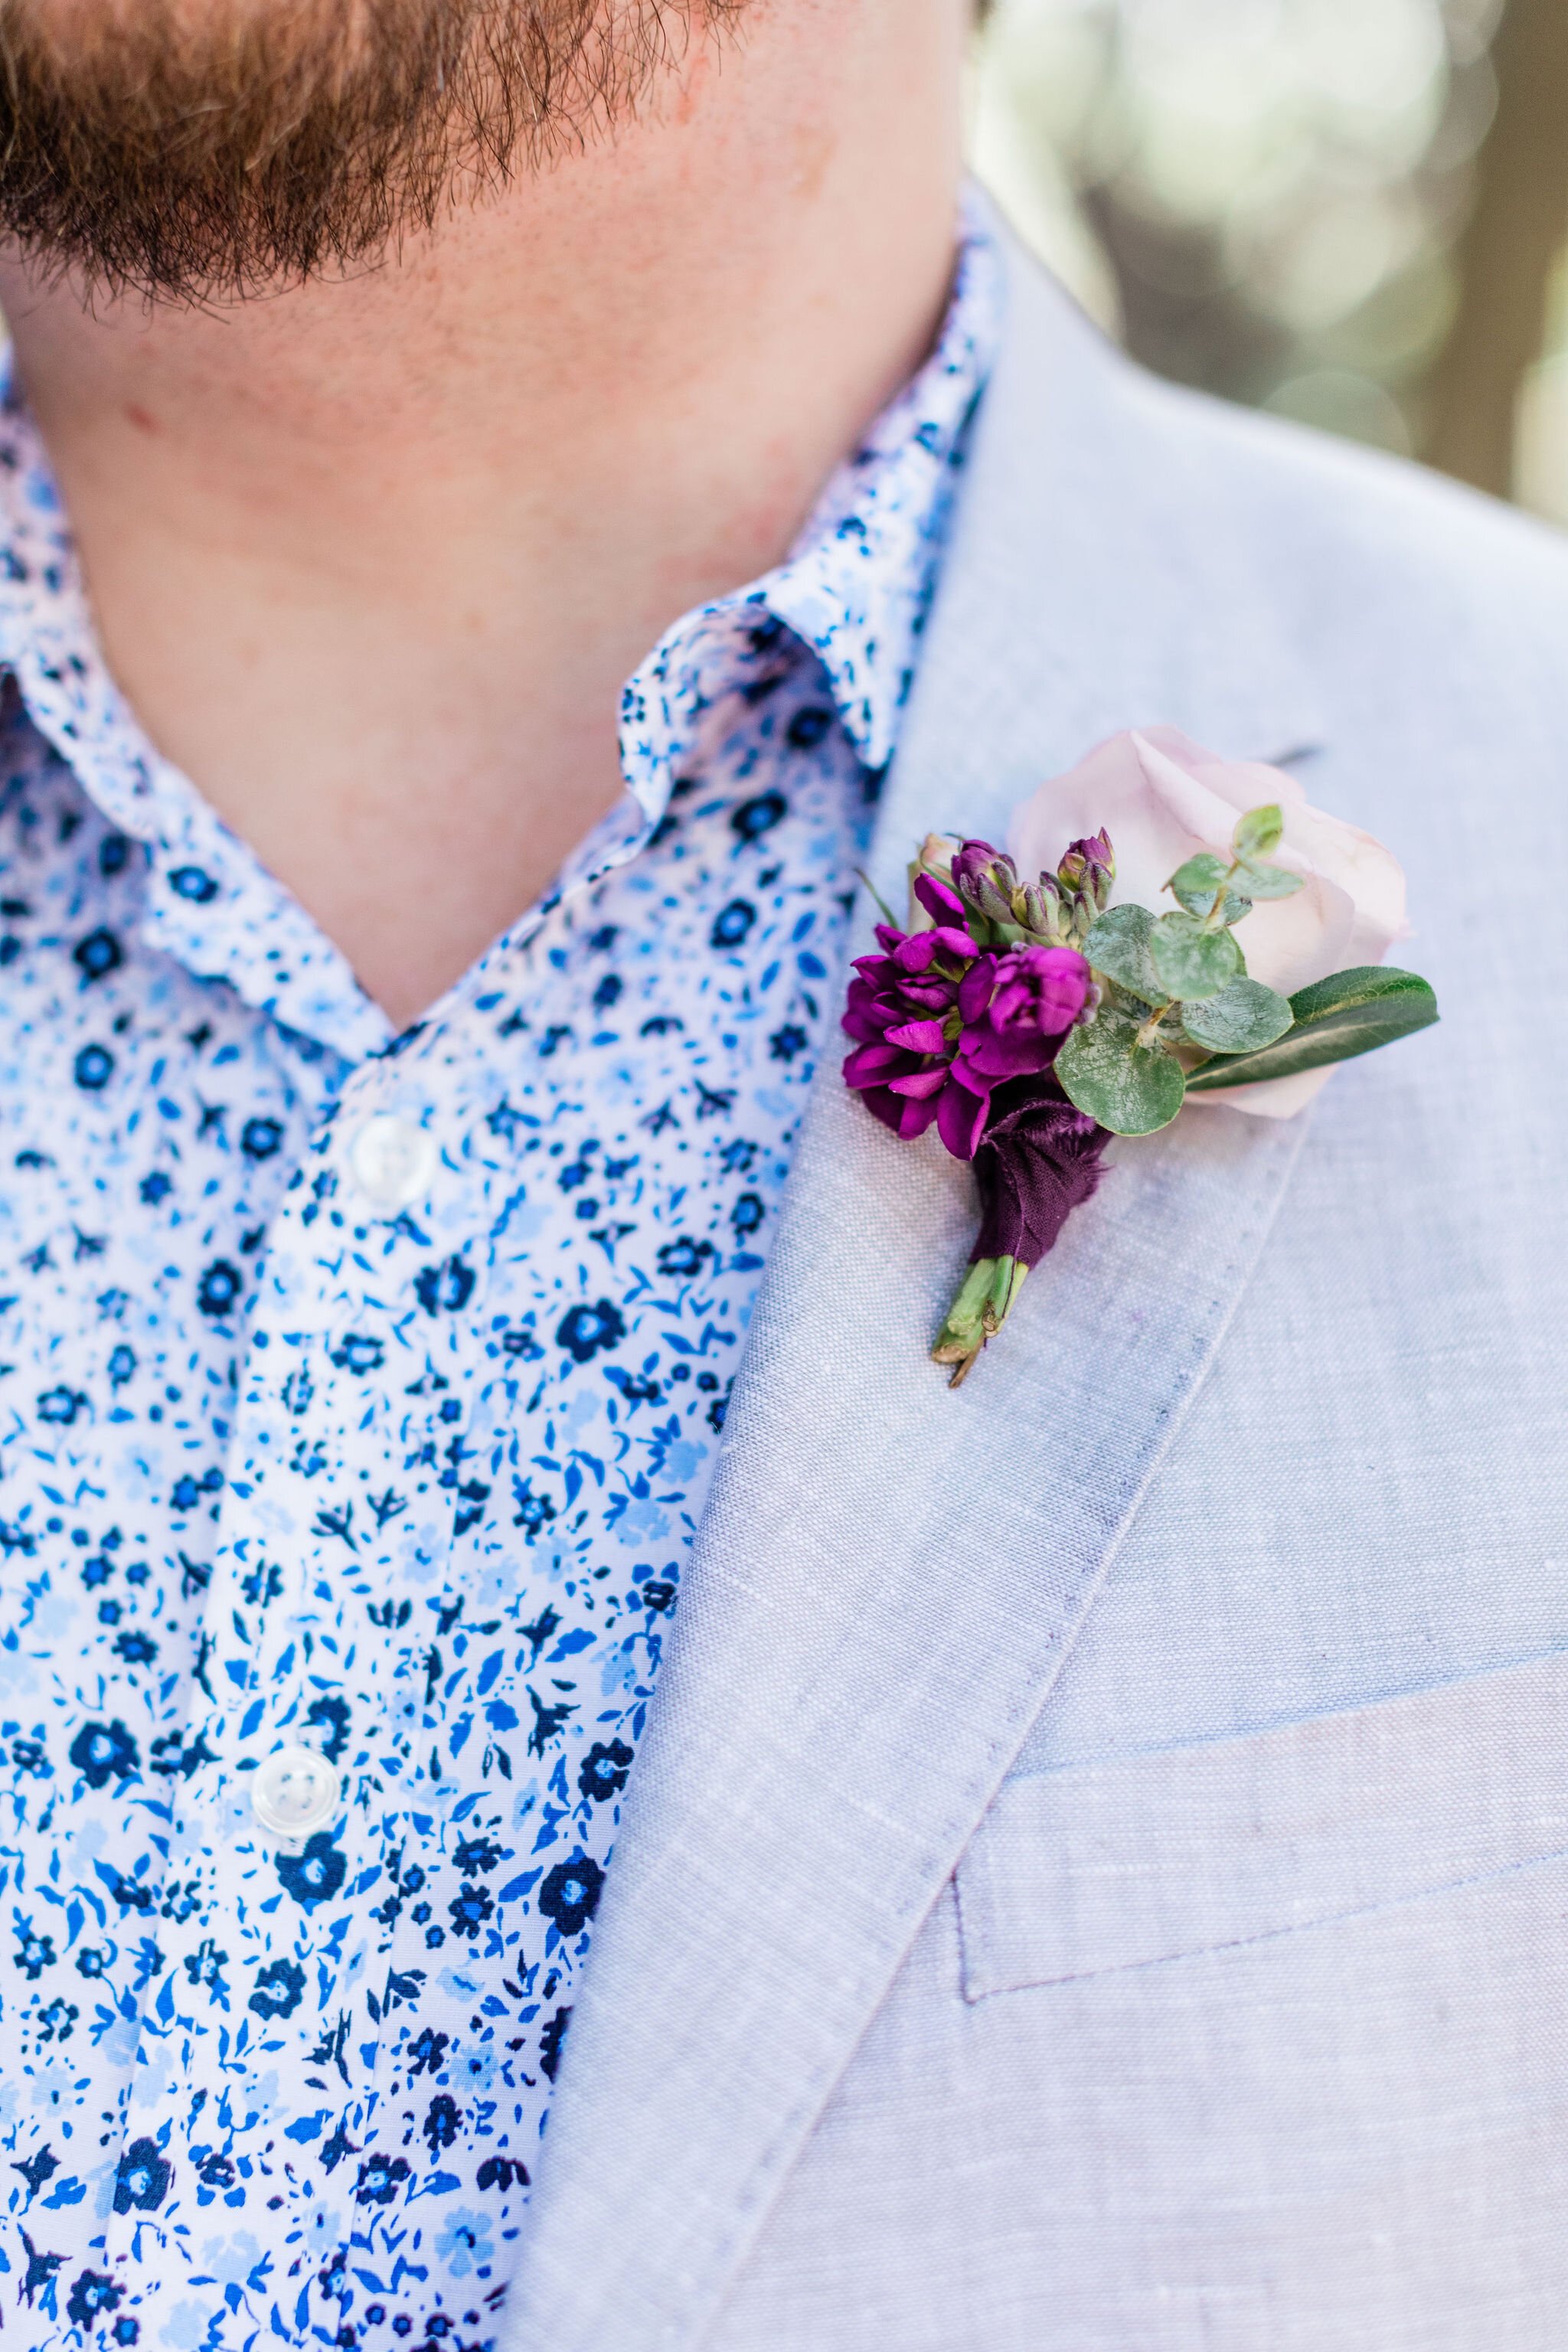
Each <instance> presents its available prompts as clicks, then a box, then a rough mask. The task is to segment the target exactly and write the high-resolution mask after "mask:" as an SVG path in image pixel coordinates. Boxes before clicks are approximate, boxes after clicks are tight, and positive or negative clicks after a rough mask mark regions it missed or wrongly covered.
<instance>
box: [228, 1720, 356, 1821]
mask: <svg viewBox="0 0 1568 2352" xmlns="http://www.w3.org/2000/svg"><path fill="white" fill-rule="evenodd" d="M342 1789H343V1783H342V1773H341V1772H340V1771H339V1770H338V1769H337V1766H336V1765H335V1764H329V1763H328V1761H327V1759H326V1758H325V1757H324V1756H317V1755H315V1754H313V1753H312V1751H311V1750H310V1748H300V1747H296V1746H295V1745H294V1743H293V1742H292V1741H290V1742H289V1745H288V1746H287V1747H286V1748H274V1749H273V1751H272V1753H271V1755H270V1756H265V1757H263V1758H262V1760H261V1762H260V1763H259V1764H258V1766H257V1768H256V1769H255V1771H254V1772H253V1773H252V1774H251V1776H250V1810H251V1811H252V1812H253V1813H254V1814H255V1815H256V1818H257V1820H258V1822H260V1824H261V1826H262V1828H263V1829H264V1830H266V1831H268V1832H269V1833H270V1834H271V1835H272V1836H273V1837H281V1838H305V1837H310V1835H311V1833H312V1832H314V1831H316V1830H324V1829H325V1828H326V1826H327V1823H328V1822H330V1821H331V1819H332V1817H333V1815H334V1814H335V1813H336V1811H337V1810H338V1805H339V1803H340V1801H341V1800H342Z"/></svg>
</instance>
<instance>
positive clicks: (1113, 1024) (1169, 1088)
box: [1056, 1006, 1185, 1135]
mask: <svg viewBox="0 0 1568 2352" xmlns="http://www.w3.org/2000/svg"><path fill="white" fill-rule="evenodd" d="M1139 1030H1140V1024H1139V1023H1138V1022H1136V1021H1132V1020H1130V1019H1129V1018H1128V1016H1127V1014H1126V1013H1110V1012H1108V1011H1107V1010H1106V1009H1105V1008H1104V1007H1103V1006H1101V1008H1100V1011H1099V1012H1098V1013H1096V1014H1095V1016H1094V1019H1093V1020H1092V1021H1089V1022H1086V1023H1083V1024H1080V1025H1079V1027H1078V1028H1076V1029H1075V1030H1074V1031H1073V1032H1072V1034H1071V1035H1070V1036H1069V1037H1068V1040H1067V1042H1066V1044H1065V1045H1063V1046H1062V1047H1061V1049H1060V1051H1059V1052H1058V1055H1057V1060H1056V1074H1057V1078H1058V1082H1059V1084H1060V1086H1061V1087H1062V1090H1063V1092H1064V1093H1065V1094H1066V1096H1067V1097H1068V1101H1069V1102H1072V1103H1076V1104H1077V1106H1078V1108H1079V1110H1081V1111H1084V1112H1086V1113H1087V1114H1088V1116H1089V1118H1095V1119H1098V1120H1099V1121H1100V1126H1101V1127H1107V1128H1109V1129H1110V1132H1111V1134H1112V1135H1152V1134H1153V1132H1154V1130H1155V1129H1156V1128H1159V1127H1169V1125H1170V1124H1171V1121H1172V1120H1173V1118H1175V1116H1176V1113H1177V1112H1178V1111H1179V1110H1180V1109H1181V1108H1182V1097H1183V1094H1184V1092H1185V1086H1184V1080H1183V1077H1182V1066H1181V1064H1180V1063H1179V1062H1178V1061H1177V1059H1176V1057H1175V1055H1173V1054H1172V1053H1169V1052H1168V1051H1167V1050H1166V1048H1165V1047H1164V1046H1163V1045H1150V1046H1145V1045H1140V1044H1139V1043H1138V1037H1139Z"/></svg>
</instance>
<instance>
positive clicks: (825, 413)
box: [0, 0, 970, 1024]
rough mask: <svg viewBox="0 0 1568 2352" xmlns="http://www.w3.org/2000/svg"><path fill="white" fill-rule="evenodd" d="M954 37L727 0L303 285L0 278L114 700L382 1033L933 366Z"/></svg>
mask: <svg viewBox="0 0 1568 2352" xmlns="http://www.w3.org/2000/svg"><path fill="white" fill-rule="evenodd" d="M45 4H46V5H47V0H45ZM246 4H247V5H256V6H258V7H259V6H270V5H279V6H281V5H286V0H246ZM60 5H66V0H60ZM69 5H74V6H77V7H82V6H96V5H105V6H110V5H123V0H69ZM193 5H195V0H193ZM969 13H970V12H969V6H968V0H750V5H747V6H746V7H745V8H743V9H742V12H741V16H740V18H739V20H738V21H737V22H736V23H735V24H734V25H733V26H732V27H731V28H730V29H728V30H725V31H722V32H720V31H715V30H713V29H711V28H710V29H707V30H703V31H698V32H694V33H693V35H692V37H691V40H690V43H689V47H687V49H686V51H685V54H684V55H683V56H682V57H681V58H679V60H678V61H676V62H673V63H672V64H671V65H670V66H669V67H668V68H667V69H665V70H664V71H663V72H662V73H661V75H660V77H659V79H658V80H657V81H656V82H655V84H654V85H653V86H652V87H650V89H648V90H647V92H646V93H645V95H644V97H643V99H642V100H641V102H640V103H639V105H638V106H637V109H636V110H635V111H634V112H633V113H632V114H631V115H629V116H627V117H625V118H623V119H622V120H621V121H619V122H618V123H617V124H616V127H615V128H614V130H613V131H611V132H610V133H608V134H606V135H595V134H590V135H589V136H587V137H586V138H584V140H583V141H581V142H578V143H576V144H570V143H569V144H568V145H567V146H566V148H565V150H564V152H561V153H560V154H558V155H557V156H556V157H555V158H554V159H553V160H552V162H550V163H548V164H547V165H545V166H544V167H543V168H542V169H541V170H539V171H538V172H537V173H532V172H528V171H520V172H519V173H518V174H517V175H516V176H515V177H514V178H513V180H512V181H511V183H510V184H509V185H508V186H506V187H504V188H502V189H500V190H499V191H493V192H491V193H490V194H487V195H486V196H485V197H484V198H482V199H481V200H480V201H479V202H475V203H466V202H465V203H460V204H458V205H456V206H455V207H454V208H452V209H451V210H450V211H449V212H448V213H447V215H445V216H444V217H443V218H442V219H441V220H440V221H439V222H438V224H437V226H436V228H435V229H434V230H432V231H429V232H423V231H422V232H420V233H418V234H410V235H407V236H405V237H404V239H403V240H402V241H401V244H400V246H399V247H397V248H395V250H393V251H392V252H390V253H389V254H387V255H386V256H385V257H383V258H382V259H381V260H380V261H379V262H378V263H377V264H375V265H374V266H367V267H363V268H357V269H355V270H353V271H351V272H349V273H347V274H346V275H342V274H341V275H339V276H338V277H337V278H313V279H310V280H309V281H307V282H305V283H302V284H300V283H295V284H290V285H286V286H282V287H279V288H276V289H268V290H266V291H265V292H262V293H259V294H255V295H252V296H250V297H249V298H248V299H208V300H206V301H205V302H188V301H187V302H184V303H181V302H174V301H170V300H166V299H163V300H155V301H152V302H149V301H147V300H145V299H142V297H141V296H139V295H136V294H132V293H120V294H114V295H110V294H107V293H105V292H104V291H103V290H102V289H99V290H97V291H95V292H93V293H92V294H91V296H90V297H89V296H87V295H86V294H84V290H83V288H82V285H81V283H80V281H79V279H78V278H75V277H73V276H72V275H71V274H69V273H67V274H65V275H61V274H60V273H59V272H58V271H51V270H50V269H48V268H47V267H45V266H43V265H42V264H41V263H40V262H39V261H38V260H37V259H36V258H35V259H27V258H25V257H23V256H21V255H20V254H18V253H17V252H16V251H15V250H13V251H10V252H8V253H6V254H5V256H4V257H0V309H3V310H4V312H5V318H6V320H8V322H9V324H10V327H11V330H12V333H13V336H14V339H15V344H16V358H17V363H18V367H19V370H20V373H21V376H22V380H23V383H24V384H25V387H26V393H27V396H28V398H29V401H30V403H31V404H32V407H33V409H34V412H35V414H36V415H37V419H38V422H39V424H40V426H41V428H42V430H43V433H44V436H45V438H46V441H47V445H48V448H49V451H50V455H51V457H52V459H53V462H54V465H55V467H56V469H57V472H58V477H59V479H60V483H61V487H62V489H63V491H64V494H65V499H66V503H67V507H68V511H69V514H70V518H71V521H72V525H73V529H74V531H75V534H76V538H77V542H78V545H79V550H80V553H81V559H82V563H83V568H84V572H85V575H86V579H87V582H88V586H89V593H90V595H91V599H92V602H93V606H94V609H95V613H96V616H97V621H98V625H99V628H100V634H101V637H102V640H103V643H104V646H105V648H106V651H107V654H108V657H109V660H110V666H111V667H112V669H113V671H114V673H115V675H116V677H117V679H118V681H119V684H120V686H121V688H122V690H123V691H124V693H125V694H126V696H127V697H128V698H129V700H130V702H131V704H132V707H133V709H135V711H136V713H137V715H138V717H139V719H141V721H142V725H143V727H144V728H145V730H146V731H147V733H148V734H149V736H150V737H151V739H152V740H153V742H154V743H155V744H156V745H157V747H158V748H159V750H160V751H163V753H164V754H165V755H166V756H167V757H168V758H169V759H170V760H172V761H174V763H175V764H176V766H178V767H179V768H181V769H183V770H184V772H185V773H186V774H187V775H188V776H189V777H190V778H191V779H192V780H193V782H195V784H196V785H197V786H198V787H199V788H200V790H201V791H202V792H203V793H205V796H206V797H207V799H208V800H209V801H210V802H211V803H213V805H214V806H215V807H216V809H217V810H218V812H219V813H220V814H221V815H222V816H223V817H224V818H225V819H226V822H227V823H228V824H229V825H231V826H232V827H233V829H234V830H235V831H236V832H237V834H239V835H242V836H243V837H244V838H245V839H246V840H247V841H248V842H249V843H250V844H251V845H253V847H254V848H255V849H256V851H257V852H258V855H259V856H260V857H261V858H262V860H263V861H264V862H265V863H266V865H268V866H269V867H270V868H271V869H272V871H273V872H274V873H275V874H276V875H278V876H279V878H280V879H281V880H282V881H283V882H284V883H286V884H287V885H288V887H289V888H290V889H291V890H292V891H293V892H294V893H295V895H296V896H297V897H298V898H299V899H300V901H301V903H302V904H303V905H304V906H305V907H306V908H308V909H309V910H310V913H311V914H312V915H313V916H314V917H315V919H316V920H317V921H318V922H319V923H320V924H321V928H322V929H323V930H324V931H325V932H326V933H327V935H328V936H329V937H330V938H331V939H332V940H335V941H336V942H337V944H338V945H339V946H340V947H341V948H342V950H343V951H344V953H345V954H346V955H347V957H348V958H349V960H350V961H351V963H352V964H353V968H354V970H355V971H356V972H357V973H358V975H359V978H360V980H361V982H362V984H363V986H364V988H365V989H366V991H367V992H368V993H369V994H370V995H371V996H372V997H374V999H376V1000H377V1001H378V1002H379V1003H381V1004H382V1005H383V1006H384V1008H385V1010H386V1012H387V1013H389V1014H390V1015H391V1016H392V1018H393V1019H394V1021H395V1022H396V1023H398V1024H405V1023H407V1022H409V1021H411V1020H413V1019H415V1018H416V1017H417V1016H418V1015H419V1014H420V1013H422V1012H423V1011H424V1010H425V1009H426V1007H428V1006H429V1005H430V1004H431V1003H433V1002H434V1001H435V1000H436V999H437V997H438V996H439V994H440V993H441V992H442V991H443V989H445V988H446V987H447V985H449V984H450V982H452V981H454V980H455V979H456V978H457V977H458V975H459V974H460V973H461V972H462V971H464V970H465V969H466V968H467V967H468V964H469V963H470V962H471V961H472V960H473V958H474V957H475V955H476V954H478V953H479V951H480V950H482V949H483V948H484V947H485V946H486V945H488V943H489V941H490V940H492V939H493V938H495V937H496V936H497V934H498V933H499V932H500V930H502V929H504V928H505V926H506V925H507V924H508V923H509V922H510V921H511V920H512V919H515V918H516V916H517V915H519V914H520V913H521V911H522V910H523V909H524V908H526V907H527V906H528V904H529V903H530V902H531V899H532V898H535V897H536V896H537V895H538V893H539V891H540V890H541V889H542V887H544V886H545V884H546V883H547V882H548V881H549V879H550V877H551V876H552V874H553V872H554V871H555V869H556V867H557V866H559V864H560V862H561V860H562V858H563V856H564V855H565V853H566V852H567V851H568V850H569V849H570V848H571V847H572V846H573V845H574V843H575V842H576V841H577V840H578V839H579V838H580V837H581V836H582V835H583V834H584V832H585V831H586V829H587V828H588V826H589V825H590V824H592V823H593V822H594V821H595V819H596V818H597V817H598V816H599V815H601V814H603V813H604V811H605V809H607V808H608V807H609V806H610V804H611V803H612V802H613V801H614V799H615V797H616V793H617V792H618V790H619V788H620V775H619V761H618V755H617V744H616V719H617V704H618V697H619V689H620V688H621V686H622V684H623V682H624V680H625V679H626V677H627V676H628V674H629V673H630V672H631V671H632V670H633V669H634V668H635V667H636V665H637V662H638V661H639V660H640V658H641V657H642V656H644V655H645V654H646V653H647V651H648V649H649V648H650V647H651V646H652V645H653V644H654V643H655V642H656V640H657V639H658V636H659V635H660V633H661V632H662V631H663V629H665V628H666V627H667V626H668V625H669V624H670V623H671V622H672V621H674V620H675V619H677V618H678V617H679V615H680V614H682V613H683V612H685V611H687V610H689V608H690V607H692V606H693V605H695V604H700V603H701V602H702V601H703V600H705V599H706V598H709V597H711V596H714V595H717V594H721V593H724V592H726V591H728V590H730V589H732V588H735V587H737V586H739V585H740V584H742V583H744V582H745V581H747V580H749V579H752V578H754V577H755V576H756V575H757V574H759V573H760V572H764V571H765V570H767V569H768V568H769V566H771V565H772V564H773V563H774V562H777V561H778V560H779V558H780V557H781V555H782V554H783V553H784V551H785V550H786V549H787V547H788V545H789V543H790V541H791V540H792V538H793V536H794V534H795V531H796V530H797V529H798V528H799V526H800V524H801V522H802V520H804V519H805V515H806V514H807V512H808V511H809V509H810V507H811V504H812V501H813V499H814V498H815V496H816V492H817V491H818V489H819V488H820V487H821V485H822V483H823V482H824V480H825V479H826V476H827V475H828V473H829V472H830V471H831V469H832V467H833V466H834V464H835V463H836V462H837V459H838V458H839V457H841V456H842V455H843V454H844V453H845V452H846V451H847V449H849V448H850V447H851V446H853V444H854V442H855V439H856V436H857V435H858V432H859V431H860V430H861V429H862V427H863V426H864V425H866V424H867V423H868V421H869V419H870V418H871V417H872V416H873V415H875V414H876V412H877V411H878V409H879V407H880V406H881V405H882V404H883V403H884V402H885V401H886V400H887V398H888V397H889V395H890V394H891V393H892V392H893V391H894V390H895V389H896V388H897V386H898V385H899V383H900V382H901V381H902V380H903V379H904V378H905V377H906V376H907V375H908V374H909V373H910V372H911V370H912V369H913V368H914V367H915V366H917V365H918V363H919V362H920V360H921V357H922V356H923V354H924V352H926V350H927V349H928V347H929V345H930V343H931V337H932V335H933V332H934V331H935V328H936V326H937V324H938V322H939V320H940V317H941V312H942V306H943V302H944V299H945V296H946V293H947V289H948V281H949V278H950V274H951V270H952V235H953V215H954V205H955V192H956V185H957V179H958V173H959V144H960V142H959V122H958V109H959V84H960V67H961V57H962V48H963V40H964V37H965V34H966V30H967V24H968V17H969Z"/></svg>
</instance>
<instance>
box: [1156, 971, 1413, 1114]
mask: <svg viewBox="0 0 1568 2352" xmlns="http://www.w3.org/2000/svg"><path fill="white" fill-rule="evenodd" d="M1290 1010H1291V1012H1292V1013H1294V1014H1295V1016H1296V1017H1295V1025H1294V1027H1293V1028H1290V1029H1289V1030H1287V1032H1286V1033H1285V1034H1284V1036H1282V1037H1281V1038H1279V1040H1278V1042H1277V1043H1276V1044H1274V1045H1264V1046H1262V1047H1260V1048H1259V1049H1258V1051H1257V1052H1256V1053H1247V1054H1235V1055H1216V1056H1215V1059H1214V1060H1213V1061H1212V1062H1205V1064H1204V1065H1203V1066H1202V1068H1201V1069H1198V1070H1194V1072H1193V1073H1192V1074H1191V1076H1189V1077H1188V1079H1187V1085H1188V1087H1189V1088H1190V1089H1191V1090H1193V1091H1194V1093H1198V1094H1212V1093H1213V1092H1214V1090H1215V1087H1238V1086H1252V1085H1254V1084H1256V1083H1257V1082H1258V1081H1259V1080H1261V1079H1264V1078H1291V1077H1294V1076H1296V1075H1297V1073H1298V1072H1299V1071H1301V1070H1319V1069H1321V1068H1323V1067H1324V1066H1325V1065H1326V1064H1328V1063H1331V1062H1348V1061H1350V1060H1351V1059H1352V1056H1353V1055H1357V1054H1370V1053H1371V1052H1372V1051H1373V1048H1374V1047H1375V1046H1378V1045H1392V1044H1393V1043H1394V1039H1395V1038H1396V1037H1408V1036H1410V1035H1411V1034H1413V1033H1414V1032H1415V1030H1417V1029H1426V1028H1427V1027H1429V1026H1430V1024H1432V1023H1433V1022H1434V1021H1436V1018H1437V1000H1436V997H1435V996H1434V995H1433V993H1432V991H1431V989H1430V987H1429V986H1428V985H1427V983H1426V981H1424V980H1422V979H1420V978H1418V977H1417V975H1416V974H1415V972H1413V971H1390V970H1389V969H1388V968H1387V967H1386V966H1384V965H1380V964H1358V965H1357V966H1356V967H1355V969H1354V970H1353V971H1336V972H1335V973H1333V974H1332V976H1331V978H1330V979H1328V980H1318V981H1314V982H1312V984H1311V986H1310V988H1302V989H1298V991H1297V992H1296V994H1295V995H1294V996H1293V997H1292V998H1291V999H1290ZM1184 1017H1185V1016H1184Z"/></svg>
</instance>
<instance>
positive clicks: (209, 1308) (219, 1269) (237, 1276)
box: [196, 1257, 245, 1318]
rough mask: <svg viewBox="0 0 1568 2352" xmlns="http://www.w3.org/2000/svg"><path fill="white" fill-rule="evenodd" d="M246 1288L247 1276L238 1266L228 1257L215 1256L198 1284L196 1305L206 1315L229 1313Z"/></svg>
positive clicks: (216, 1315)
mask: <svg viewBox="0 0 1568 2352" xmlns="http://www.w3.org/2000/svg"><path fill="white" fill-rule="evenodd" d="M244 1288H245V1276H243V1275H242V1274H241V1273H240V1270H239V1268H238V1266H237V1265H230V1264H229V1262H228V1260H227V1258H226V1257H220V1258H215V1259H214V1261H213V1263H212V1265H209V1266H208V1267H207V1268H206V1269H205V1272H204V1273H203V1275H202V1278H201V1281H200V1283H199V1284H198V1285H197V1287H196V1305H197V1306H198V1307H200V1308H201V1310H202V1313H203V1314H204V1315H211V1316H213V1317H214V1318H216V1317H218V1316H220V1315H227V1314H229V1313H230V1312H231V1311H232V1309H233V1307H234V1306H235V1303H236V1301H237V1299H238V1297H239V1295H240V1293H241V1291H242V1290H243V1289H244Z"/></svg>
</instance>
